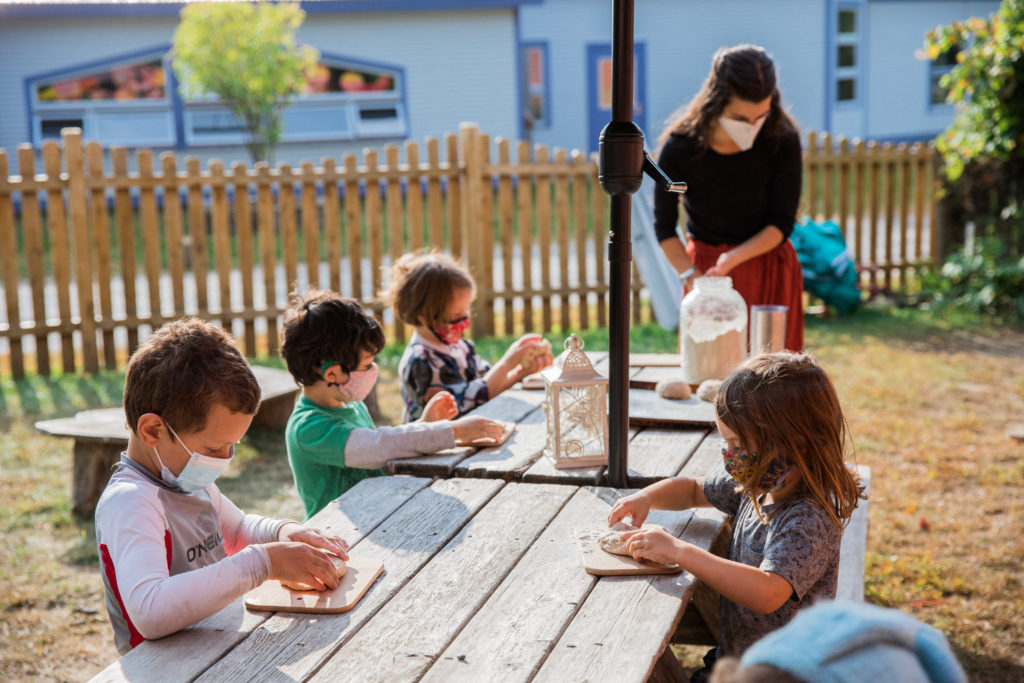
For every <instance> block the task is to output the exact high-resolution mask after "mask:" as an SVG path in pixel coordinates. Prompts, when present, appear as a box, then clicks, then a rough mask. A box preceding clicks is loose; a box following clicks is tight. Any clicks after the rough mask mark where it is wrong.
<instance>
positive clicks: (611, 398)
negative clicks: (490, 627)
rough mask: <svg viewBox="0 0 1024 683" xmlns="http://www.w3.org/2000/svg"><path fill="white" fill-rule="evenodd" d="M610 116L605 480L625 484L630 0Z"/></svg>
mask: <svg viewBox="0 0 1024 683" xmlns="http://www.w3.org/2000/svg"><path fill="white" fill-rule="evenodd" d="M612 14H613V17H612V120H611V122H610V123H609V124H608V126H606V127H605V129H604V130H603V131H602V132H601V141H600V145H599V148H600V152H599V167H600V173H599V175H600V176H601V184H602V186H603V187H604V189H605V191H606V192H607V193H608V194H610V195H611V215H610V217H609V230H610V235H609V240H608V262H609V276H610V278H609V280H610V281H609V287H610V289H609V299H610V301H609V304H610V322H609V339H608V350H609V373H608V484H609V485H611V486H614V487H616V488H625V487H628V486H629V476H628V454H629V438H628V437H629V294H630V292H629V285H630V279H631V278H630V276H631V274H632V273H631V271H632V264H633V254H632V245H631V236H630V210H631V202H632V199H631V196H632V195H633V193H635V192H636V191H637V190H638V189H640V184H641V182H642V181H643V176H642V173H643V167H642V164H643V133H642V132H641V131H640V129H639V128H638V127H637V126H636V124H634V123H633V0H614V3H613V10H612Z"/></svg>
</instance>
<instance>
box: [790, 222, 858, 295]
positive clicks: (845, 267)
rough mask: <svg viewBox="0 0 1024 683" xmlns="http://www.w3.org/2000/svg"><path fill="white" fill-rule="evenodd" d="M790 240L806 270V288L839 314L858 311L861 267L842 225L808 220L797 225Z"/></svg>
mask: <svg viewBox="0 0 1024 683" xmlns="http://www.w3.org/2000/svg"><path fill="white" fill-rule="evenodd" d="M789 239H790V240H791V241H792V242H793V247H794V248H795V249H796V255H797V258H799V259H800V267H801V268H802V269H803V272H804V289H805V290H807V291H808V292H810V293H811V294H812V295H814V296H816V297H818V298H819V299H821V300H822V301H824V302H825V303H826V304H827V305H828V306H832V307H833V308H835V309H836V310H837V311H838V312H839V313H843V314H845V313H852V312H853V311H855V310H857V307H858V306H860V289H859V287H858V282H857V280H858V278H857V268H856V266H855V265H854V263H853V259H852V258H851V257H850V252H849V251H848V250H847V249H846V239H845V238H844V237H843V233H842V231H841V230H840V229H839V226H838V225H836V224H835V223H834V222H833V221H825V222H824V223H815V222H813V221H811V220H809V219H805V220H804V222H803V223H802V224H801V223H797V224H796V225H795V226H793V234H792V235H790V236H789Z"/></svg>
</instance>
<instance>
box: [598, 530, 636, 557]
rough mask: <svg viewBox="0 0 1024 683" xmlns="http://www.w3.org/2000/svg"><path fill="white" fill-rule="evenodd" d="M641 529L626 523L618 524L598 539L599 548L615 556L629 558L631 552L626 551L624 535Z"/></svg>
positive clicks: (605, 531) (602, 533)
mask: <svg viewBox="0 0 1024 683" xmlns="http://www.w3.org/2000/svg"><path fill="white" fill-rule="evenodd" d="M639 528H640V527H637V526H633V525H632V524H626V523H625V522H617V523H615V524H613V525H612V526H611V527H610V528H608V529H605V530H604V531H603V532H601V535H600V536H598V537H597V547H598V548H600V549H601V550H604V551H606V552H609V553H612V554H615V555H626V556H629V551H628V550H626V541H625V540H624V539H623V538H622V534H624V533H625V532H627V531H636V530H637V529H639Z"/></svg>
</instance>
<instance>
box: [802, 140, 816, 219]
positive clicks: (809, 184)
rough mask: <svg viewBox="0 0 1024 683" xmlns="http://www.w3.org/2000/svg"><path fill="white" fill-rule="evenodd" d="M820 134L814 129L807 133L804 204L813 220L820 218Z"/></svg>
mask: <svg viewBox="0 0 1024 683" xmlns="http://www.w3.org/2000/svg"><path fill="white" fill-rule="evenodd" d="M818 165H819V162H818V134H817V133H816V132H814V131H813V130H812V131H810V132H809V133H808V134H807V146H806V147H804V175H805V176H806V177H807V180H806V181H805V182H804V187H803V191H804V199H803V201H802V202H801V205H802V206H805V207H806V209H807V214H808V215H809V216H810V217H811V219H812V220H818V218H819V217H818Z"/></svg>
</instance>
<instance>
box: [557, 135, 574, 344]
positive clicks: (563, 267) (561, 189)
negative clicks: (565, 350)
mask: <svg viewBox="0 0 1024 683" xmlns="http://www.w3.org/2000/svg"><path fill="white" fill-rule="evenodd" d="M568 159H569V158H568V155H567V154H566V152H565V150H564V149H559V148H555V165H556V166H564V165H566V164H567V163H568ZM555 230H556V231H557V234H558V288H559V290H560V291H561V292H562V293H561V294H560V295H559V297H558V313H559V323H560V324H561V326H562V331H563V333H564V332H565V331H567V330H571V329H572V323H570V322H569V309H570V306H569V294H568V292H569V289H570V288H571V283H570V282H569V176H568V175H567V174H566V173H565V171H560V172H559V173H558V175H556V176H555Z"/></svg>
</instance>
